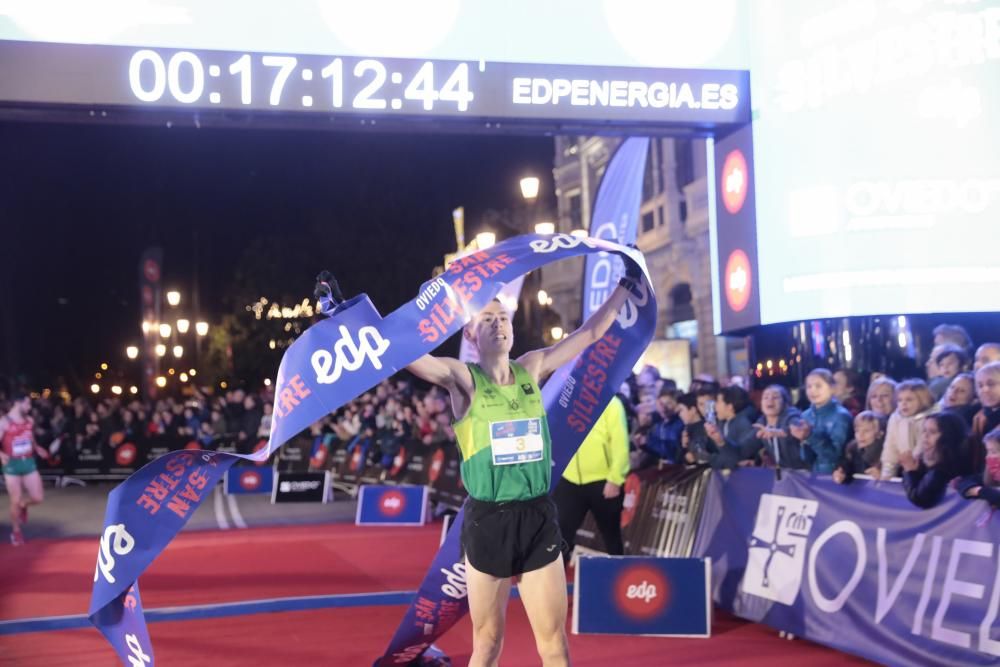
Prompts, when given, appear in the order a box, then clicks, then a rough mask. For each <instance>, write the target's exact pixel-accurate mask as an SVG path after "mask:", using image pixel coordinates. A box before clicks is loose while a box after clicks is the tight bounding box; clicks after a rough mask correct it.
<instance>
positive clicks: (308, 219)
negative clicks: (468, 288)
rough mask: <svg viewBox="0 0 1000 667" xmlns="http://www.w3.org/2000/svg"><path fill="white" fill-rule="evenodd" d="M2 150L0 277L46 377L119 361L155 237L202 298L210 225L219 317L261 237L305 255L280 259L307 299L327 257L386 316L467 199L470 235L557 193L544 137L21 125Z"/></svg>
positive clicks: (26, 353) (22, 351)
mask: <svg viewBox="0 0 1000 667" xmlns="http://www.w3.org/2000/svg"><path fill="white" fill-rule="evenodd" d="M0 146H3V152H2V155H0V188H2V189H0V195H2V198H0V220H2V227H3V229H4V234H3V241H2V243H3V247H2V249H0V261H2V262H3V265H4V269H3V271H2V273H0V277H4V276H6V277H7V278H8V279H11V278H12V281H11V283H10V284H11V285H12V286H13V289H12V290H11V291H10V292H8V298H7V299H0V304H6V303H8V302H9V301H10V300H11V299H12V300H13V304H14V307H13V317H14V322H15V324H14V327H13V328H14V342H15V345H16V351H17V365H18V368H17V370H18V371H20V372H22V373H23V372H27V373H29V374H30V377H32V379H34V380H36V381H47V380H49V379H50V378H51V377H52V376H54V375H57V374H65V375H67V376H71V375H72V373H77V374H79V375H78V377H80V378H86V377H88V376H89V374H91V373H93V372H94V370H96V366H97V364H99V363H100V361H101V360H112V361H113V360H122V359H123V356H124V352H123V350H124V346H125V345H126V344H127V343H128V342H134V341H137V340H138V338H139V328H138V325H139V319H140V315H139V309H138V305H137V300H138V286H137V264H138V260H139V256H140V254H141V253H142V250H143V249H144V248H145V247H147V246H149V245H160V246H162V247H163V248H164V251H165V253H164V279H165V281H164V282H165V286H172V285H177V286H178V287H179V288H180V289H181V290H182V292H183V293H185V295H186V297H187V298H189V296H187V295H190V292H191V289H192V287H193V285H194V282H193V274H194V269H195V265H196V262H195V244H196V240H195V239H196V236H197V251H198V261H197V267H198V273H199V283H200V293H201V310H202V312H203V314H204V315H206V316H207V319H209V320H210V321H213V320H216V319H217V318H218V314H219V313H221V312H222V311H223V309H228V310H231V309H232V308H233V306H234V305H235V304H233V303H232V299H231V298H227V291H229V289H230V287H231V286H232V285H233V283H234V270H235V267H236V265H237V262H238V261H239V260H240V258H241V257H242V256H243V252H244V250H245V249H246V248H247V247H248V246H249V245H251V244H254V243H257V244H260V243H262V242H264V243H266V247H267V248H268V252H269V253H270V252H272V251H273V253H274V257H275V258H276V261H281V258H282V257H288V256H292V257H294V256H296V255H303V254H304V255H305V256H306V258H307V259H305V260H304V261H303V262H290V263H293V264H295V265H291V266H286V265H282V266H280V273H281V274H282V282H283V283H284V284H285V285H286V286H287V285H293V286H295V287H294V288H291V289H293V290H296V289H298V296H299V298H302V297H304V296H306V295H308V294H309V293H310V292H311V288H312V282H313V278H314V276H315V275H316V273H317V272H318V271H319V270H321V269H324V268H328V269H330V270H332V271H333V272H334V273H335V274H336V275H337V276H338V278H339V279H340V281H341V284H342V286H343V287H344V290H345V292H347V293H356V292H360V291H365V292H368V293H369V295H370V296H371V297H372V300H373V302H374V303H375V304H376V306H377V307H379V309H380V310H381V311H382V312H383V313H388V312H390V311H391V310H392V309H394V308H395V307H396V306H398V305H400V304H401V303H403V302H404V301H406V300H408V299H409V298H412V296H413V295H414V294H415V293H416V289H417V287H418V286H419V284H420V282H421V281H423V280H425V279H427V278H429V277H430V271H431V269H432V268H433V267H434V266H435V265H437V264H440V263H441V259H442V255H443V253H444V252H447V251H451V250H453V249H454V232H453V230H452V225H451V210H452V209H453V208H454V207H455V206H458V205H464V206H465V207H466V238H467V239H468V238H470V237H471V236H473V235H474V234H475V232H476V231H477V229H476V227H477V220H478V219H479V216H480V215H481V214H482V212H483V211H484V210H486V209H487V208H496V209H502V208H510V207H514V206H518V205H520V194H519V190H518V179H519V178H520V177H521V176H522V175H525V174H526V173H528V172H530V173H533V174H534V175H537V176H539V177H540V178H542V179H543V186H542V187H543V192H542V194H543V197H545V201H543V202H542V204H541V205H543V206H545V205H548V206H549V207H551V206H552V205H553V202H554V195H553V193H552V185H551V167H552V157H553V142H552V139H551V138H548V137H508V136H502V137H501V136H497V137H487V136H479V135H441V134H412V135H405V134H366V133H333V132H328V133H319V132H314V131H308V132H307V131H298V130H234V129H210V130H209V129H201V130H196V129H177V128H173V129H167V128H165V127H135V126H128V127H126V126H86V125H57V124H27V123H24V124H22V123H9V124H0ZM196 230H197V235H196V233H195V232H196ZM303 251H304V252H303ZM299 264H305V265H299ZM299 288H300V289H299ZM278 291H280V289H278V288H276V292H278ZM266 295H267V296H269V297H270V298H272V299H274V298H276V297H278V298H280V297H281V296H282V295H281V294H280V293H270V294H266ZM288 295H289V296H291V293H289V294H288ZM229 296H231V295H229ZM60 301H62V303H60ZM188 303H189V304H190V301H189V302H188ZM241 305H243V304H241ZM2 335H4V331H3V329H0V336H2ZM8 337H9V336H8ZM9 344H10V341H6V342H5V343H4V346H3V347H4V348H8V347H9ZM0 364H2V365H3V366H7V365H8V362H7V358H6V356H5V355H4V354H2V353H0ZM11 372H12V369H11V368H4V367H0V375H9V374H10V373H11ZM70 379H72V378H71V377H70ZM33 384H34V383H33Z"/></svg>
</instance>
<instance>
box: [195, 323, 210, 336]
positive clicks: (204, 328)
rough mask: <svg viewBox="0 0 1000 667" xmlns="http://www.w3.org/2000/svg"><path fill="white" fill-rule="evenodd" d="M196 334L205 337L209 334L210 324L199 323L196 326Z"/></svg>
mask: <svg viewBox="0 0 1000 667" xmlns="http://www.w3.org/2000/svg"><path fill="white" fill-rule="evenodd" d="M194 330H195V333H197V334H198V335H199V336H205V335H207V334H208V322H197V323H196V324H195V325H194Z"/></svg>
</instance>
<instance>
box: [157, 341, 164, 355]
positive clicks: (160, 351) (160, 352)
mask: <svg viewBox="0 0 1000 667" xmlns="http://www.w3.org/2000/svg"><path fill="white" fill-rule="evenodd" d="M166 353H167V346H166V345H164V344H163V343H157V345H156V356H158V357H162V356H164V355H165V354H166Z"/></svg>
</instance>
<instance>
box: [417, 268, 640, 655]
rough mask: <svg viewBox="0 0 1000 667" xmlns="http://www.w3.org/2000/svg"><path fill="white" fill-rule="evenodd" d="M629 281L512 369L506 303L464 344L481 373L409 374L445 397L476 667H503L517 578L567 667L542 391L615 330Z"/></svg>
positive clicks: (459, 369) (633, 280) (535, 627)
mask: <svg viewBox="0 0 1000 667" xmlns="http://www.w3.org/2000/svg"><path fill="white" fill-rule="evenodd" d="M626 266H627V273H626V276H625V277H624V278H622V279H621V282H620V283H619V286H618V288H617V289H615V291H614V292H612V294H611V296H610V297H609V298H608V300H607V301H606V302H605V303H604V304H603V305H602V306H601V307H600V308H599V309H598V310H597V311H596V312H594V314H593V315H591V317H590V318H589V319H588V320H587V321H586V322H584V324H583V326H581V327H580V328H579V329H577V330H576V331H574V332H573V333H572V334H570V335H569V336H567V337H566V338H563V339H562V340H561V341H559V342H557V343H556V344H554V345H552V346H551V347H547V348H545V349H541V350H534V351H532V352H527V353H525V354H524V355H522V356H521V357H520V358H518V359H517V361H511V359H510V350H511V347H512V345H513V342H514V333H513V329H512V326H511V321H510V315H509V314H508V313H507V311H506V309H505V308H504V307H503V305H502V304H501V303H500V302H499V301H493V302H491V303H489V304H488V305H487V306H486V307H485V308H484V309H483V310H482V311H480V313H479V314H478V315H476V317H475V318H473V319H472V320H471V321H470V322H469V323H468V324H467V325H466V327H465V330H464V331H463V335H464V336H465V337H466V338H467V339H468V340H469V341H470V342H471V343H473V344H474V345H476V347H477V348H478V350H479V363H478V364H465V363H463V362H461V361H459V360H458V359H451V358H446V357H433V356H431V355H425V356H423V357H421V358H420V359H417V360H416V361H414V362H413V363H412V364H410V365H409V366H408V367H407V368H408V369H409V370H410V371H411V372H412V373H413V374H414V375H416V376H417V377H419V378H421V379H423V380H426V381H427V382H432V383H434V384H436V385H439V386H441V387H443V388H444V389H447V390H448V393H449V395H450V396H451V404H452V409H453V412H454V415H455V419H456V422H455V424H454V429H455V436H456V438H457V440H458V447H459V450H460V451H461V454H462V467H461V472H462V482H463V484H464V485H465V488H466V490H467V491H468V493H469V498H468V500H467V501H466V505H465V520H464V523H463V526H462V535H461V542H462V550H463V553H464V554H465V562H466V577H467V581H468V591H469V613H470V616H471V618H472V633H473V635H472V658H471V660H470V661H469V665H470V667H491V666H495V665H497V663H498V660H499V658H500V651H501V649H502V648H503V635H504V623H505V618H506V610H507V602H508V599H509V597H510V589H511V583H512V581H511V578H512V577H515V576H518V575H520V577H521V580H520V584H519V588H518V590H519V592H520V596H521V600H522V602H523V603H524V609H525V611H526V612H527V615H528V621H529V622H530V623H531V629H532V632H533V633H534V635H535V644H536V647H537V649H538V654H539V656H540V657H541V659H542V664H543V665H544V666H545V667H557V666H561V665H568V664H569V649H568V645H567V641H566V608H567V599H566V573H565V568H564V565H563V561H562V554H561V545H562V538H561V536H560V532H559V524H558V519H557V517H556V510H555V506H554V504H553V503H552V501H551V499H550V498H549V495H548V494H549V489H550V482H551V476H552V454H551V440H550V437H549V428H548V423H547V421H546V416H545V407H544V405H543V404H542V394H541V391H540V390H539V388H538V384H539V381H540V380H541V379H543V378H545V377H547V376H548V375H550V374H551V373H552V372H553V371H555V370H556V369H558V368H559V367H561V366H563V365H564V364H566V363H568V362H570V361H572V360H573V359H574V358H575V357H576V356H577V355H579V354H580V353H581V352H583V351H584V350H585V349H586V348H587V346H589V345H590V344H591V343H594V342H596V341H597V340H600V338H601V337H602V336H604V334H605V332H606V331H607V330H608V329H609V328H610V327H611V325H612V323H613V322H614V320H615V318H616V316H617V315H618V311H619V310H620V309H621V308H622V306H624V305H625V302H626V300H627V299H628V296H629V293H630V291H635V290H636V289H637V287H638V282H639V280H640V277H641V274H640V272H639V268H638V266H636V265H630V264H628V263H626Z"/></svg>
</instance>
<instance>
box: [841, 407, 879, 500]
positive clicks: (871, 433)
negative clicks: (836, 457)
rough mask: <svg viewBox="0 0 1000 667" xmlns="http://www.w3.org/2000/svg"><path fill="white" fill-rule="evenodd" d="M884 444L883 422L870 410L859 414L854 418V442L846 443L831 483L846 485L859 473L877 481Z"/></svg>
mask: <svg viewBox="0 0 1000 667" xmlns="http://www.w3.org/2000/svg"><path fill="white" fill-rule="evenodd" d="M884 442H885V420H884V419H882V418H881V417H880V416H879V415H878V414H876V413H874V412H872V411H871V410H864V411H863V412H859V413H858V416H857V417H855V418H854V440H851V441H850V442H849V443H847V448H846V449H845V450H844V458H843V459H841V460H840V462H839V463H838V464H837V468H836V469H835V470H834V471H833V481H835V482H836V483H837V484H847V483H849V482H851V480H852V479H854V475H856V474H861V473H863V474H865V475H869V476H871V477H874V478H876V479H878V477H879V476H880V475H881V473H882V445H883V443H884Z"/></svg>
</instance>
